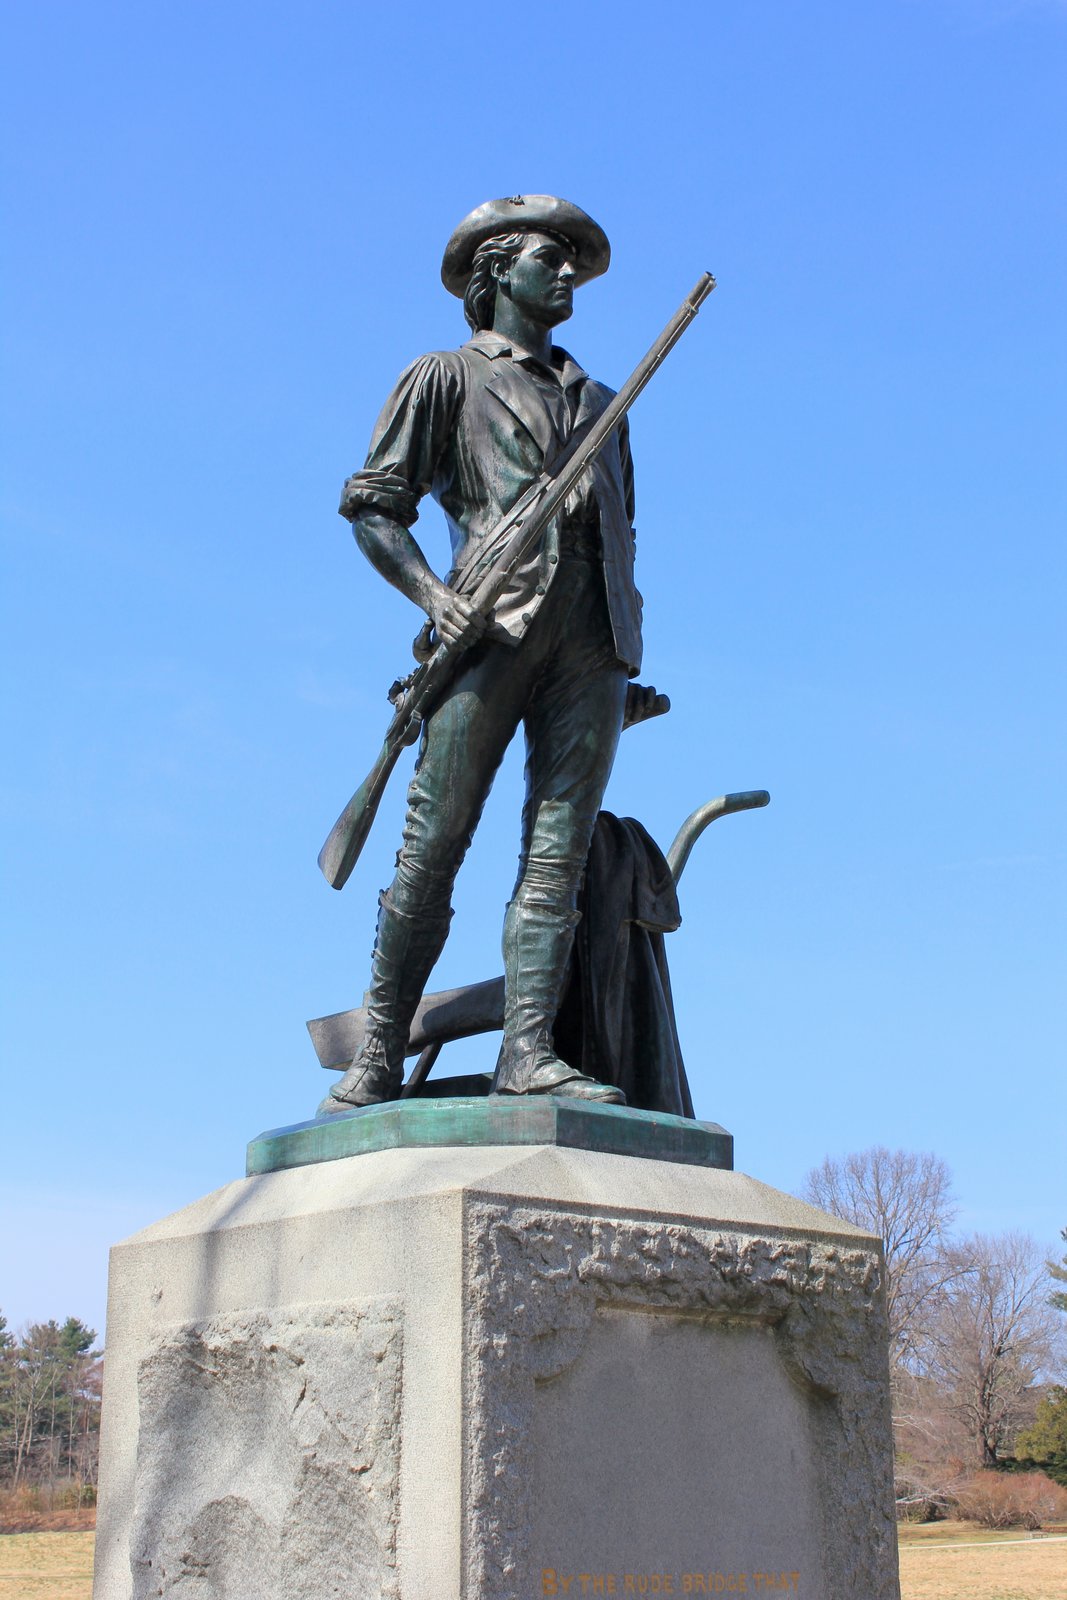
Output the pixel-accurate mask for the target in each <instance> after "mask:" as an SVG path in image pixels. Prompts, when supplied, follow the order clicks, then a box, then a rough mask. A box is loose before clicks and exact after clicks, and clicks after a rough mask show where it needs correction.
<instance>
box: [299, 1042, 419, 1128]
mask: <svg viewBox="0 0 1067 1600" xmlns="http://www.w3.org/2000/svg"><path fill="white" fill-rule="evenodd" d="M403 1080H404V1073H403V1069H402V1068H400V1069H393V1068H390V1066H389V1063H388V1061H387V1059H386V1057H385V1054H384V1052H383V1051H381V1050H377V1049H367V1048H366V1046H363V1045H361V1046H360V1048H359V1049H358V1050H357V1051H356V1053H355V1055H354V1056H353V1058H352V1065H351V1066H350V1067H349V1069H348V1071H347V1072H346V1073H345V1075H344V1077H343V1078H341V1079H339V1080H338V1082H337V1083H336V1084H334V1086H333V1088H332V1089H331V1090H330V1092H329V1094H328V1095H327V1096H326V1098H325V1099H324V1100H323V1101H322V1102H321V1103H320V1105H319V1108H318V1110H317V1111H316V1112H315V1115H316V1116H317V1117H332V1116H335V1115H336V1114H337V1112H339V1111H358V1110H360V1109H361V1108H362V1107H364V1106H379V1105H382V1104H383V1102H384V1101H386V1100H397V1099H399V1097H400V1090H401V1087H402V1085H403Z"/></svg>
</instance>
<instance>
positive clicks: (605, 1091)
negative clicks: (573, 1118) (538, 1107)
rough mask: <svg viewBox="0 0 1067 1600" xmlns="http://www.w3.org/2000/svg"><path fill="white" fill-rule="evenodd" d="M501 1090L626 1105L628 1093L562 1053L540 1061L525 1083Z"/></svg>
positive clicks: (509, 1092) (611, 1104)
mask: <svg viewBox="0 0 1067 1600" xmlns="http://www.w3.org/2000/svg"><path fill="white" fill-rule="evenodd" d="M496 1093H498V1094H555V1095H560V1096H562V1097H563V1098H564V1099H567V1100H595V1101H598V1102H599V1103H600V1104H601V1105H609V1106H624V1105H625V1104H626V1096H625V1095H624V1094H623V1092H622V1090H621V1089H616V1087H615V1085H614V1084H612V1083H599V1082H598V1081H597V1079H596V1078H590V1077H587V1075H586V1074H585V1073H584V1072H578V1071H576V1070H575V1068H574V1067H569V1066H568V1065H567V1063H566V1062H565V1061H561V1060H560V1059H559V1057H558V1056H549V1057H547V1058H546V1059H545V1060H543V1061H541V1062H539V1063H538V1064H537V1065H536V1066H535V1067H534V1069H533V1071H532V1072H529V1073H526V1074H523V1075H522V1087H521V1088H513V1087H511V1086H510V1085H508V1084H506V1083H505V1084H501V1085H500V1087H499V1089H497V1091H496Z"/></svg>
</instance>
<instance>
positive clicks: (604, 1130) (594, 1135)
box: [247, 1095, 734, 1177]
mask: <svg viewBox="0 0 1067 1600" xmlns="http://www.w3.org/2000/svg"><path fill="white" fill-rule="evenodd" d="M733 1144H734V1142H733V1137H732V1135H731V1134H729V1133H727V1132H726V1130H725V1129H724V1128H720V1127H719V1126H718V1124H717V1123H714V1122H694V1121H691V1120H690V1119H689V1118H688V1117H674V1116H668V1115H667V1114H666V1113H665V1112H660V1111H633V1110H629V1109H627V1108H625V1107H622V1106H612V1105H597V1104H596V1103H595V1102H592V1101H582V1100H572V1099H566V1098H564V1097H562V1096H554V1095H489V1096H486V1097H483V1096H479V1097H477V1098H474V1097H470V1098H462V1099H460V1098H452V1099H442V1100H430V1099H425V1100H423V1099H410V1100H391V1101H388V1102H386V1103H385V1104H383V1105H377V1106H366V1107H364V1108H363V1109H362V1110H358V1111H348V1112H341V1113H340V1114H339V1115H336V1116H331V1117H318V1118H316V1119H315V1120H314V1121H313V1122H298V1123H295V1124H294V1125H293V1126H292V1127H289V1128H273V1129H271V1130H270V1131H269V1132H267V1133H261V1134H260V1135H259V1136H258V1138H255V1139H253V1140H252V1142H251V1144H250V1145H249V1146H248V1166H247V1172H248V1176H249V1177H255V1176H257V1175H259V1174H261V1173H265V1172H281V1171H283V1170H284V1169H285V1168H287V1167H304V1166H310V1165H312V1164H314V1163H315V1162H318V1161H340V1160H343V1159H344V1158H345V1157H346V1156H358V1155H369V1154H370V1153H371V1152H372V1151H375V1150H400V1149H425V1148H427V1147H429V1146H433V1145H438V1146H440V1145H462V1146H466V1147H468V1148H477V1147H478V1146H482V1145H560V1146H564V1147H566V1148H569V1149H572V1150H596V1151H600V1152H602V1153H604V1154H607V1155H617V1156H640V1157H643V1158H646V1159H648V1160H651V1161H678V1162H682V1163H684V1164H686V1165H689V1166H695V1167H722V1168H725V1169H726V1170H727V1171H730V1170H732V1168H733V1164H734V1160H733Z"/></svg>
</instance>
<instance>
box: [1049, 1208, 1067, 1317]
mask: <svg viewBox="0 0 1067 1600" xmlns="http://www.w3.org/2000/svg"><path fill="white" fill-rule="evenodd" d="M1060 1238H1061V1239H1062V1240H1063V1241H1064V1243H1065V1244H1067V1228H1064V1229H1062V1230H1061V1232H1060ZM1048 1270H1049V1272H1050V1273H1051V1274H1052V1276H1053V1277H1054V1278H1055V1279H1056V1281H1057V1283H1067V1256H1064V1257H1063V1259H1062V1261H1060V1262H1059V1263H1058V1264H1057V1263H1056V1262H1055V1261H1050V1262H1049V1264H1048ZM1050 1298H1051V1300H1052V1304H1053V1305H1054V1306H1055V1307H1056V1309H1057V1310H1058V1311H1067V1290H1064V1289H1057V1290H1056V1293H1055V1294H1054V1295H1052V1296H1051V1297H1050Z"/></svg>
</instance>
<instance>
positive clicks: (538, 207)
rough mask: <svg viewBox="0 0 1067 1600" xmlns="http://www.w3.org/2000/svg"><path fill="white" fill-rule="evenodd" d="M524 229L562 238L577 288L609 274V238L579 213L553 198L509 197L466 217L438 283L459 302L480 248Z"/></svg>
mask: <svg viewBox="0 0 1067 1600" xmlns="http://www.w3.org/2000/svg"><path fill="white" fill-rule="evenodd" d="M518 228H523V229H527V230H530V231H536V230H537V229H539V228H544V229H546V230H547V231H548V232H549V233H561V234H562V235H563V237H564V238H565V239H567V240H568V241H569V243H570V244H572V245H573V246H574V249H575V252H576V260H575V268H576V272H575V279H574V281H575V282H576V283H588V282H589V279H590V278H599V276H600V274H601V273H602V272H606V271H607V270H608V262H609V261H610V260H611V246H610V245H609V243H608V237H607V234H606V233H605V232H604V230H603V228H601V227H599V226H598V225H597V224H596V223H595V222H594V221H593V219H592V217H590V216H588V215H587V214H586V212H584V211H582V210H581V209H580V207H578V206H574V205H571V203H570V201H569V200H559V199H557V197H556V196H555V195H553V194H513V195H511V197H510V198H509V199H507V200H487V201H486V202H485V204H484V205H483V206H478V207H477V208H476V209H475V210H474V211H472V212H471V214H470V216H469V217H464V218H463V221H462V222H461V223H460V225H459V227H458V228H457V229H456V230H455V232H454V233H453V235H452V237H451V239H449V241H448V244H447V246H446V248H445V258H444V260H443V261H442V263H441V282H442V283H443V284H444V286H445V288H446V289H447V290H448V291H449V293H450V294H454V295H457V296H458V297H459V299H460V300H462V299H463V296H464V295H465V294H466V292H467V284H468V283H469V282H470V275H471V268H472V266H473V265H474V257H475V255H476V254H477V252H478V250H479V248H480V246H481V245H483V244H484V243H485V241H486V240H487V239H491V238H492V237H493V235H494V234H497V233H513V232H515V230H516V229H518Z"/></svg>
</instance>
